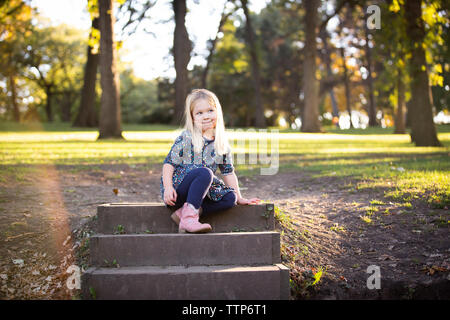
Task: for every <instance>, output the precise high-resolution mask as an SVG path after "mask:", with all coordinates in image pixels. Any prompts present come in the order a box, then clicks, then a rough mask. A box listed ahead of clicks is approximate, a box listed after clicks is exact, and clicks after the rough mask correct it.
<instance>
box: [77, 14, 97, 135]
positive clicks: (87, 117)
mask: <svg viewBox="0 0 450 320" xmlns="http://www.w3.org/2000/svg"><path fill="white" fill-rule="evenodd" d="M92 28H95V29H97V30H98V29H99V19H98V18H95V19H94V20H92ZM89 37H91V35H90V36H89ZM92 49H93V48H92V47H91V46H89V45H88V48H87V61H86V65H85V67H84V82H83V89H82V90H81V102H80V108H79V110H78V115H77V118H76V120H75V122H74V124H73V126H74V127H75V126H76V127H97V126H98V116H97V111H96V108H95V98H96V94H95V84H96V82H97V70H98V63H99V58H100V55H99V54H98V53H95V54H94V53H92Z"/></svg>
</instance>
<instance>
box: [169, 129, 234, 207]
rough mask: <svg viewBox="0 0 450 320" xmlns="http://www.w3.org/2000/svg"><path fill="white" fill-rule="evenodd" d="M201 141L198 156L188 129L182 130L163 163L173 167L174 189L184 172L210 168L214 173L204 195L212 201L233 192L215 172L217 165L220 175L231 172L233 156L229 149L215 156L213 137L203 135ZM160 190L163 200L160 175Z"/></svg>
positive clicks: (181, 179) (184, 174)
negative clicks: (200, 150)
mask: <svg viewBox="0 0 450 320" xmlns="http://www.w3.org/2000/svg"><path fill="white" fill-rule="evenodd" d="M203 141H204V144H203V148H202V154H201V158H200V154H197V155H195V152H194V145H193V144H192V139H191V134H190V132H189V131H188V130H184V131H183V132H182V133H181V134H180V135H179V136H178V137H177V138H176V139H175V142H174V144H173V145H172V148H171V149H170V151H169V154H168V155H167V157H166V158H165V159H164V163H168V164H171V165H172V166H173V167H174V168H175V171H174V172H173V176H172V183H173V187H174V188H175V189H176V188H177V187H178V186H179V185H180V184H181V182H182V181H183V179H184V177H185V176H186V174H188V173H189V172H190V171H191V170H193V169H196V168H202V167H206V168H209V169H211V170H212V172H213V173H214V176H213V182H212V184H211V186H210V187H209V190H208V192H207V194H206V196H207V197H208V198H209V199H211V200H213V201H219V200H221V199H222V197H223V196H224V195H225V194H227V193H228V192H233V191H234V188H232V187H229V186H227V185H225V183H224V182H223V181H222V180H221V179H219V178H218V177H217V176H216V175H215V173H216V170H217V167H219V170H220V172H221V173H222V175H229V174H232V173H233V171H234V166H233V157H232V155H231V151H228V152H227V153H226V154H224V155H222V157H221V156H216V154H215V150H214V139H213V140H209V139H207V138H205V137H203ZM183 151H185V152H183ZM189 151H190V154H189ZM160 191H161V198H162V199H163V201H164V184H163V177H162V175H161V181H160ZM166 206H167V204H166Z"/></svg>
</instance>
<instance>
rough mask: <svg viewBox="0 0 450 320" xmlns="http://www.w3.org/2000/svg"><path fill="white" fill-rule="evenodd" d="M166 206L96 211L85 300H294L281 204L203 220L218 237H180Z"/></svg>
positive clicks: (140, 205) (109, 207)
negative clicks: (280, 227)
mask: <svg viewBox="0 0 450 320" xmlns="http://www.w3.org/2000/svg"><path fill="white" fill-rule="evenodd" d="M171 213H172V211H171V210H170V209H168V208H166V207H165V206H164V205H161V204H159V203H111V204H105V205H101V206H99V207H98V208H97V223H98V234H96V235H93V236H91V238H90V242H89V245H90V258H91V263H90V265H91V267H90V268H89V269H88V270H86V271H85V272H84V273H83V275H82V277H81V284H82V287H81V289H82V296H83V298H84V299H156V300H161V299H162V300H166V299H170V300H217V299H220V300H260V299H264V300H278V299H283V300H286V299H289V291H290V290H289V269H288V268H286V267H285V266H284V265H282V264H281V259H280V234H279V233H278V232H275V231H274V229H275V227H274V226H275V224H274V205H273V204H259V205H249V206H235V207H233V208H231V209H228V210H224V211H221V212H215V213H212V214H210V215H205V216H202V217H201V218H200V220H201V222H207V223H209V224H211V226H212V228H213V232H211V233H205V234H178V226H177V225H176V224H175V223H174V222H173V221H172V220H171V219H170V214H171Z"/></svg>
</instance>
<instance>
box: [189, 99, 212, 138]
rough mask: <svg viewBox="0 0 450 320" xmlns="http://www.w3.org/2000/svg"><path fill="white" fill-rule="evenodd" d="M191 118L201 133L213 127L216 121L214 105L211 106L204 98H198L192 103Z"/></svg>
mask: <svg viewBox="0 0 450 320" xmlns="http://www.w3.org/2000/svg"><path fill="white" fill-rule="evenodd" d="M192 119H193V120H194V124H195V126H196V127H197V128H199V129H201V131H202V133H204V132H205V131H207V130H209V129H214V128H215V127H216V123H217V114H216V107H214V106H211V105H210V104H209V102H208V100H206V99H199V100H197V101H196V102H195V104H194V109H193V110H192Z"/></svg>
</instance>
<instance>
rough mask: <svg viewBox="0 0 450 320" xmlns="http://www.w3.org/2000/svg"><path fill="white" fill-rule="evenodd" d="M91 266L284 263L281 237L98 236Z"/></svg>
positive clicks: (275, 234)
mask: <svg viewBox="0 0 450 320" xmlns="http://www.w3.org/2000/svg"><path fill="white" fill-rule="evenodd" d="M89 245H90V256H91V265H93V266H104V267H111V266H114V265H115V264H118V265H119V266H121V267H125V266H175V265H258V264H259V265H264V264H275V263H280V262H281V260H280V234H279V233H278V232H274V231H268V232H231V233H205V234H178V233H177V234H173V233H170V234H134V235H94V236H92V237H91V238H90V241H89Z"/></svg>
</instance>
